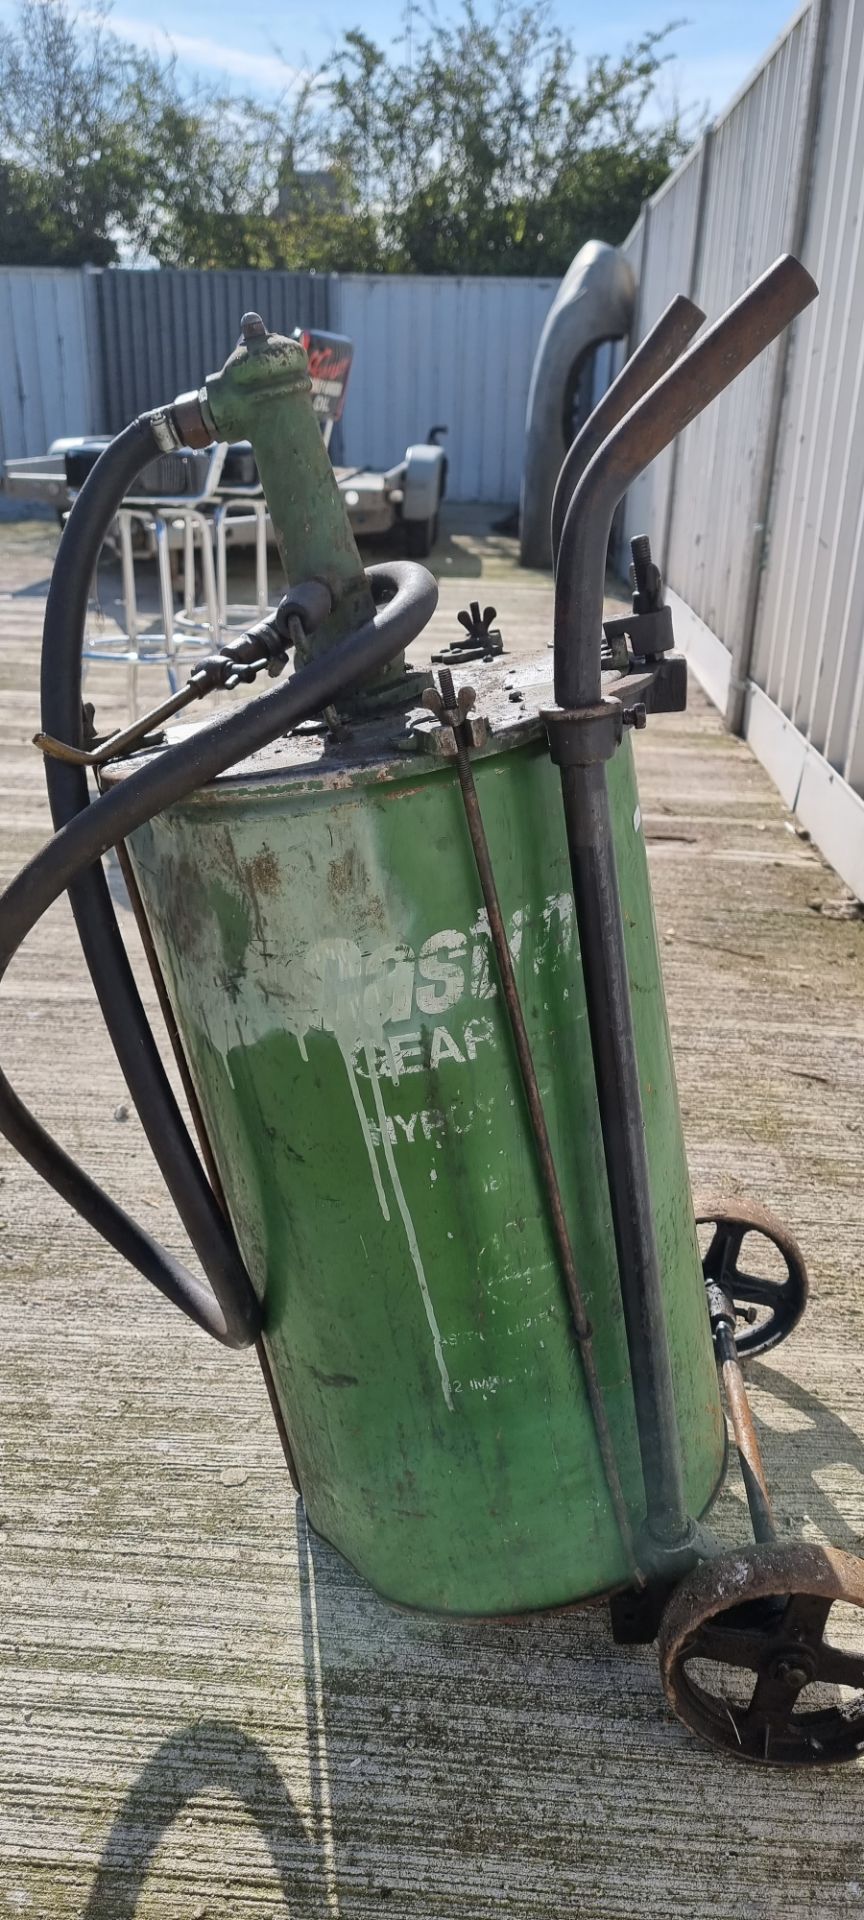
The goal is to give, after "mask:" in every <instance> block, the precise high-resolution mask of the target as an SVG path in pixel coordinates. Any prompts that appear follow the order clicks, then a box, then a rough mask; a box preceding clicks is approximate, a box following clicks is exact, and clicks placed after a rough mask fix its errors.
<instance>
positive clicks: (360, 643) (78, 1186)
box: [0, 415, 437, 1346]
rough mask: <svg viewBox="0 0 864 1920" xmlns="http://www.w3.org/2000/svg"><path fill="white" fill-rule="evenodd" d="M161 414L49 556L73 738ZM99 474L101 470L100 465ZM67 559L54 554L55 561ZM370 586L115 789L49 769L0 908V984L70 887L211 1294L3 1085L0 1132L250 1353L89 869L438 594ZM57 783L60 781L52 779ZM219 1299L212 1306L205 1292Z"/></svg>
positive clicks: (239, 1268)
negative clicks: (308, 658)
mask: <svg viewBox="0 0 864 1920" xmlns="http://www.w3.org/2000/svg"><path fill="white" fill-rule="evenodd" d="M159 418H160V416H159V415H156V416H150V417H145V418H144V419H143V420H140V421H136V422H135V423H134V425H133V426H132V427H130V428H127V430H126V432H125V433H123V434H121V435H120V436H119V438H118V439H117V440H115V441H114V442H112V443H111V446H110V447H108V448H106V451H105V453H104V454H103V455H102V456H101V458H100V460H99V461H98V462H97V465H96V467H95V468H94V469H93V472H92V474H91V475H90V476H89V477H88V480H87V482H86V484H85V487H84V488H82V490H81V493H80V495H79V496H78V499H77V500H76V502H75V506H74V507H73V510H72V513H71V514H70V517H69V522H68V526H67V533H66V534H64V539H63V541H61V547H60V551H59V552H58V556H57V563H56V565H55V572H54V577H53V579H52V586H51V591H50V593H49V601H48V608H47V609H46V636H45V653H44V656H43V723H44V725H45V731H50V732H52V733H55V734H56V735H57V736H58V737H60V738H66V739H68V740H70V742H71V743H73V744H74V743H76V742H78V741H79V740H80V733H81V707H80V694H81V678H80V676H81V643H82V637H83V631H84V623H85V619H86V612H87V603H88V597H89V590H90V581H91V579H92V576H93V572H94V569H95V565H96V561H97V559H98V553H99V549H100V547H101V544H102V540H103V539H104V536H105V533H106V531H107V528H108V526H109V525H110V522H111V519H112V518H113V516H114V514H115V513H116V511H117V509H118V506H119V504H120V501H121V500H122V497H123V494H124V493H125V491H126V489H127V487H128V486H129V485H130V484H131V481H132V480H133V479H134V477H135V475H136V474H137V473H138V472H139V471H140V468H141V466H142V465H144V464H146V462H147V461H148V460H149V459H151V458H152V457H153V456H154V453H155V452H158V451H159V450H160V443H159V440H158V439H157V437H156V428H157V426H158V421H159ZM100 470H101V471H100ZM64 549H65V551H64ZM370 583H371V584H372V587H373V592H375V591H376V589H377V590H378V593H379V594H383V593H385V592H390V593H391V594H392V595H393V598H392V599H390V600H389V601H387V602H385V604H384V605H383V606H382V607H381V608H380V609H379V611H378V612H376V615H375V617H374V619H373V620H372V621H369V622H367V623H366V625H365V626H364V627H362V628H361V629H359V630H358V631H357V632H356V633H355V634H352V635H349V636H348V637H347V638H346V639H345V640H344V641H342V642H341V643H340V644H339V645H338V646H336V647H334V648H332V649H331V650H330V652H328V653H327V654H326V655H324V656H322V657H321V658H320V659H318V660H315V661H313V662H311V663H310V664H309V666H307V667H305V668H303V669H302V670H301V671H300V672H299V673H297V674H295V675H294V677H293V678H292V679H291V680H290V681H288V682H287V683H286V684H284V685H283V686H280V687H278V688H277V689H275V690H274V691H273V692H272V693H270V694H267V695H264V696H262V697H261V698H259V699H258V700H256V701H254V702H252V703H250V705H249V706H247V707H243V708H241V709H239V710H237V711H235V712H232V713H228V714H222V715H219V716H218V718H217V719H215V720H214V721H212V722H211V723H210V724H209V725H208V726H206V727H203V728H201V730H200V731H199V732H197V733H196V734H195V735H193V736H192V738H191V739H189V740H187V741H184V742H182V743H181V744H179V745H177V746H174V747H169V748H167V749H166V750H165V751H164V752H163V753H160V754H159V756H158V757H157V758H156V759H155V760H153V761H151V762H149V763H147V764H145V765H143V766H140V767H138V768H137V769H136V770H135V772H134V773H132V774H130V775H129V777H128V778H126V779H124V780H121V781H120V782H119V783H118V785H117V786H116V787H115V788H113V789H112V790H111V791H110V792H108V793H105V794H103V795H101V796H100V797H99V799H97V800H96V801H95V802H91V801H90V800H89V795H88V791H87V783H86V776H85V775H84V772H83V770H82V769H77V768H74V767H69V766H67V765H65V764H64V763H61V762H52V763H51V764H50V769H49V791H50V796H51V806H52V813H53V815H54V819H55V822H56V823H57V826H58V831H57V833H56V835H55V837H54V839H53V840H52V841H50V842H49V843H48V845H47V846H46V847H44V848H43V849H42V851H41V852H40V853H39V854H37V855H36V857H35V859H34V860H32V861H31V862H30V863H29V865H28V866H27V867H26V868H25V869H24V870H23V872H22V873H20V874H19V875H18V877H17V879H16V880H14V881H13V882H12V885H11V886H10V887H9V888H8V890H7V892H6V894H5V895H4V896H3V898H2V899H0V914H2V921H0V924H2V928H3V934H2V941H0V977H2V973H3V972H4V971H5V968H6V966H7V965H8V964H9V962H10V960H11V958H12V957H13V955H14V953H15V952H16V951H17V949H18V947H19V946H20V944H21V942H22V940H23V939H25V937H26V935H27V933H28V932H29V931H30V930H31V929H32V927H33V926H35V924H36V922H37V921H38V920H39V919H40V918H41V915H42V914H43V913H44V912H45V911H46V909H47V907H48V906H49V905H50V904H51V903H52V901H53V900H55V899H57V898H58V897H59V895H60V894H61V893H62V892H64V891H65V890H67V889H68V891H69V893H70V898H71V900H72V904H73V911H74V912H75V917H76V922H77V924H78V929H79V933H80V934H81V939H82V945H83V946H84V951H85V955H86V958H87V963H88V966H89V968H90V972H91V975H92V977H93V979H94V984H95V985H96V988H97V992H98V994H99V999H100V1004H101V1006H102V1010H103V1013H104V1015H105V1018H106V1023H107V1025H108V1029H109V1032H110V1034H111V1038H112V1041H113V1043H114V1046H115V1049H116V1051H117V1054H118V1058H119V1059H120V1063H121V1066H122V1067H123V1071H124V1075H125V1078H126V1081H127V1084H128V1086H129V1090H130V1093H131V1095H132V1098H133V1100H134V1102H135V1105H136V1107H137V1108H138V1111H139V1113H140V1115H141V1119H142V1122H143V1124H144V1126H145V1130H146V1132H147V1137H148V1139H149V1140H150V1143H151V1146H152V1147H153V1151H154V1153H155V1155H156V1158H157V1161H158V1163H159V1165H160V1168H161V1170H162V1173H163V1176H164V1177H165V1180H166V1185H167V1186H168V1189H169V1191H170V1193H171V1196H172V1198H173V1200H174V1202H175V1205H176V1206H177V1209H178V1212H179V1213H180V1216H181V1218H182V1220H183V1223H184V1225H185V1227H186V1230H187V1232H188V1233H189V1236H190V1239H191V1240H192V1243H193V1245H194V1247H195V1250H196V1252H197V1254H198V1257H199V1259H200V1260H201V1263H202V1266H203V1267H204V1271H205V1273H206V1275H207V1278H208V1280H209V1281H210V1283H211V1285H212V1288H213V1293H212V1294H211V1293H210V1291H209V1290H208V1288H207V1287H206V1286H204V1285H202V1283H201V1281H200V1280H198V1279H196V1277H195V1276H194V1275H193V1274H191V1273H189V1272H188V1270H187V1269H186V1268H185V1267H184V1266H183V1265H182V1263H181V1262H179V1261H177V1260H176V1259H174V1257H173V1256H172V1255H171V1254H169V1253H167V1252H166V1251H165V1249H163V1248H162V1247H160V1246H159V1245H158V1243H157V1242H156V1241H154V1240H153V1239H152V1237H151V1236H150V1235H149V1234H148V1233H146V1231H145V1230H144V1229H142V1228H140V1227H139V1226H138V1225H137V1224H136V1223H135V1222H134V1221H133V1220H131V1219H130V1217H129V1216H128V1215H127V1214H126V1213H125V1212H124V1211H123V1209H122V1208H120V1207H118V1206H117V1205H116V1204H115V1202H113V1201H112V1200H110V1199H109V1197H108V1196H107V1195H106V1194H104V1193H103V1192H102V1190H101V1189H100V1188H99V1187H98V1186H97V1185H96V1183H95V1182H94V1181H92V1180H91V1179H90V1178H89V1176H88V1175H87V1174H86V1173H84V1172H83V1170H82V1169H81V1168H79V1167H78V1166H76V1164H75V1162H74V1161H72V1160H71V1159H70V1157H69V1156H68V1155H67V1154H66V1153H65V1152H64V1151H63V1150H62V1148H60V1147H59V1146H57V1144H56V1143H55V1142H54V1141H53V1140H52V1139H51V1138H50V1136H49V1135H48V1134H47V1133H46V1132H45V1130H44V1128H42V1127H41V1126H40V1124H39V1122H38V1121H36V1120H35V1118H34V1117H33V1116H32V1115H31V1114H30V1113H29V1112H28V1110H27V1108H26V1107H25V1106H24V1105H23V1103H22V1102H21V1101H20V1100H19V1098H18V1096H17V1095H16V1094H15V1092H14V1090H13V1089H12V1087H11V1086H10V1085H9V1083H8V1081H6V1080H5V1079H4V1078H3V1076H2V1075H0V1129H2V1131H3V1132H4V1133H5V1134H6V1136H7V1138H9V1139H10V1140H11V1141H12V1143H13V1145H15V1146H16V1147H17V1148H18V1150H19V1152H21V1153H22V1154H23V1156H24V1158H25V1159H26V1160H28V1161H29V1163H30V1164H31V1165H32V1166H33V1167H34V1168H35V1169H36V1171H37V1172H39V1173H41V1174H42V1176H43V1178H45V1179H46V1180H47V1181H48V1182H49V1184H50V1185H51V1186H53V1187H54V1188H55V1189H56V1190H57V1191H58V1192H59V1193H61V1194H62V1195H63V1196H64V1197H65V1198H66V1199H67V1200H68V1201H69V1202H70V1204H71V1205H72V1206H74V1207H75V1209H76V1211H78V1212H79V1213H80V1214H81V1215H82V1217H83V1218H84V1219H86V1220H88V1221H89V1222H90V1224H91V1225H92V1226H94V1227H95V1228H96V1230H97V1232H99V1233H101V1234H102V1236H103V1238H105V1239H106V1240H108V1241H109V1243H110V1244H111V1245H112V1246H114V1247H115V1248H116V1249H117V1251H118V1252H119V1253H121V1254H122V1255H123V1257H124V1258H125V1259H128V1260H129V1261H130V1262H131V1264H132V1265H133V1266H135V1267H137V1268H138V1270H139V1271H140V1272H141V1273H143V1274H144V1275H145V1277H146V1278H147V1279H149V1280H150V1281H152V1283H153V1284H154V1285H155V1286H156V1287H157V1288H158V1289H159V1290H160V1292H162V1293H164V1294H165V1295H166V1296H167V1297H168V1298H169V1299H171V1300H172V1301H174V1303H175V1304H176V1305H177V1306H179V1307H181V1308H182V1310H183V1311H184V1312H185V1313H187V1314H189V1316H190V1317H191V1318H192V1319H193V1320H195V1321H196V1322H197V1324H198V1325H200V1326H203V1327H204V1328H205V1329H206V1330H207V1331H208V1332H210V1333H212V1334H213V1335H214V1337H215V1338H216V1339H218V1340H220V1341H222V1342H223V1343H224V1344H226V1345H231V1346H240V1345H247V1344H249V1343H250V1342H251V1341H252V1340H253V1339H254V1338H255V1337H256V1334H257V1332H258V1331H259V1328H260V1324H261V1310H260V1306H259V1303H258V1301H257V1298H256V1296H255V1294H254V1290H253V1288H252V1285H251V1281H250V1280H249V1277H248V1274H247V1273H246V1269H245V1267H244V1265H243V1261H242V1258H241V1255H240V1253H239V1249H238V1248H237V1244H236V1241H235V1239H234V1236H233V1233H232V1230H231V1227H230V1223H229V1222H228V1221H227V1220H226V1218H225V1216H224V1214H223V1213H222V1211H221V1208H220V1207H219V1206H218V1203H217V1201H216V1199H215V1196H214V1195H213V1192H212V1189H211V1188H210V1186H209V1183H208V1182H207V1180H206V1177H205V1175H204V1172H203V1169H202V1167H201V1163H200V1161H199V1159H198V1156H197V1152H196V1150H195V1148H194V1146H193V1144H192V1141H191V1138H190V1136H189V1134H188V1132H187V1129H186V1127H185V1125H184V1122H183V1119H182V1116H181V1115H180V1112H179V1109H178V1107H177V1104H176V1101H175V1100H174V1096H173V1093H172V1091H171V1087H170V1084H169V1082H168V1079H167V1076H166V1075H165V1072H164V1068H163V1067H162V1063H161V1060H160V1058H159V1054H158V1051H157V1049H156V1045H155V1041H154V1040H153V1036H152V1034H151V1031H150V1027H149V1023H148V1021H147V1016H146V1014H145V1012H144V1008H143V1006H142V1004H141V1001H140V998H139V996H138V991H137V988H136V986H135V982H134V978H133V976H132V973H131V969H130V967H129V964H128V961H127V958H126V954H125V949H124V948H123V944H122V940H121V936H120V932H119V928H118V927H117V922H116V918H115V915H114V908H113V904H112V901H111V896H110V893H109V891H108V887H107V884H106V881H105V877H104V875H103V873H102V870H101V867H99V865H98V862H99V859H100V857H101V855H102V854H103V853H105V852H106V851H107V850H108V849H109V847H112V846H115V845H117V844H118V843H119V842H120V841H122V840H124V839H125V838H126V837H127V835H128V834H130V833H132V832H134V830H135V828H136V826H140V825H141V824H142V823H143V822H144V821H145V820H147V819H150V818H152V816H153V815H154V814H155V813H157V812H159V811H161V809H162V808H163V807H165V806H168V805H170V804H172V802H175V801H177V800H180V799H182V798H184V797H185V796H186V795H187V794H189V793H191V792H192V791H194V789H195V788H197V787H199V786H200V785H202V784H203V783H205V782H206V781H207V780H210V779H213V778H215V776H216V775H217V774H218V773H221V772H224V771H225V770H226V769H227V768H228V767H230V766H231V765H233V764H234V763H235V762H236V761H237V760H239V759H243V758H244V757H246V756H247V755H248V754H250V753H252V752H254V751H256V749H257V748H259V747H262V746H264V745H266V744H267V743H268V742H269V741H271V740H273V739H275V738H276V737H277V736H278V735H279V734H280V733H283V732H285V731H286V729H288V728H289V727H293V726H296V725H297V724H298V723H299V722H300V721H301V720H304V719H307V718H310V717H312V716H313V715H314V714H316V713H318V712H320V710H321V708H322V706H326V705H328V704H330V702H331V701H332V700H333V699H334V698H336V697H337V696H338V695H339V694H341V693H342V692H343V691H344V690H347V688H349V687H351V686H354V685H355V684H357V683H360V682H363V681H365V680H367V679H368V678H369V677H370V676H371V675H373V674H374V673H375V672H376V671H378V670H379V669H380V668H381V667H382V666H384V665H386V664H387V663H388V662H389V661H390V660H391V659H393V658H394V657H395V655H396V654H397V653H399V652H401V650H402V648H403V647H405V646H407V645H409V644H410V642H411V640H413V639H415V638H416V637H417V634H418V633H419V632H420V631H422V628H423V626H425V624H426V622H427V620H428V619H429V617H430V615H431V613H432V611H433V610H434V607H435V603H436V600H437V587H436V585H435V582H434V581H433V580H432V578H431V576H430V575H428V574H427V573H426V572H425V570H424V569H423V568H421V567H411V566H405V565H394V566H392V567H379V568H373V569H370ZM58 776H65V777H58ZM214 1295H215V1298H214Z"/></svg>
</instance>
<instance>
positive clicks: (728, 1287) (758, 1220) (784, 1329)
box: [696, 1199, 808, 1360]
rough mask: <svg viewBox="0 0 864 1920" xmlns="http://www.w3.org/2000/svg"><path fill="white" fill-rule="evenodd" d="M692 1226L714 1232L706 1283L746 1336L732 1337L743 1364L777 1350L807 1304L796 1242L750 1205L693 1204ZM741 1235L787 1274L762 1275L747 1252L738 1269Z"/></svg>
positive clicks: (754, 1256)
mask: <svg viewBox="0 0 864 1920" xmlns="http://www.w3.org/2000/svg"><path fill="white" fill-rule="evenodd" d="M696 1225H697V1226H698V1227H704V1226H712V1227H713V1228H714V1232H713V1234H712V1237H711V1242H710V1245H709V1247H708V1250H707V1252H706V1253H705V1255H704V1256H703V1260H702V1270H703V1273H704V1275H705V1279H706V1280H707V1281H714V1283H715V1284H716V1285H717V1286H718V1287H722V1289H723V1292H724V1293H725V1294H727V1295H728V1297H729V1299H730V1300H731V1301H732V1302H733V1304H734V1306H735V1309H736V1313H737V1315H738V1318H739V1319H740V1320H744V1321H746V1322H747V1323H748V1325H747V1329H746V1331H742V1332H741V1333H736V1335H735V1345H736V1347H737V1348H738V1352H739V1353H740V1355H741V1358H742V1360H746V1359H748V1358H752V1357H753V1355H755V1354H758V1353H767V1352H768V1351H769V1348H771V1347H776V1346H779V1344H780V1341H781V1340H785V1339H786V1336H787V1334H790V1333H791V1332H792V1329H793V1327H795V1326H797V1324H798V1321H799V1320H800V1318H801V1315H802V1313H803V1312H804V1308H805V1306H806V1305H807V1294H808V1284H807V1268H806V1267H805V1265H804V1257H803V1254H802V1252H801V1249H800V1247H799V1245H798V1242H797V1240H795V1239H794V1237H793V1235H792V1234H791V1233H789V1231H788V1229H787V1228H786V1227H784V1226H783V1225H782V1222H781V1221H779V1220H777V1219H776V1218H775V1216H774V1214H773V1213H769V1212H768V1210H767V1208H766V1207H760V1206H757V1205H756V1203H755V1202H754V1201H748V1200H745V1201H740V1202H738V1201H735V1200H717V1201H712V1200H705V1199H697V1202H696ZM745 1234H748V1235H750V1236H752V1237H754V1238H755V1237H757V1236H758V1238H759V1239H761V1240H762V1241H765V1242H767V1244H768V1245H769V1246H771V1247H774V1248H775V1249H776V1251H777V1253H779V1255H780V1258H781V1260H782V1261H783V1264H784V1266H785V1269H786V1272H785V1275H783V1277H782V1278H774V1277H771V1276H769V1275H768V1274H764V1275H763V1274H760V1273H759V1271H758V1267H759V1265H760V1264H761V1263H760V1261H759V1254H758V1250H757V1249H756V1248H754V1249H753V1252H752V1254H751V1250H750V1244H748V1247H747V1249H746V1253H747V1267H748V1268H750V1267H756V1268H757V1271H756V1272H755V1273H754V1272H749V1271H745V1270H744V1268H743V1267H742V1264H741V1254H742V1245H743V1241H744V1236H745Z"/></svg>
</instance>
